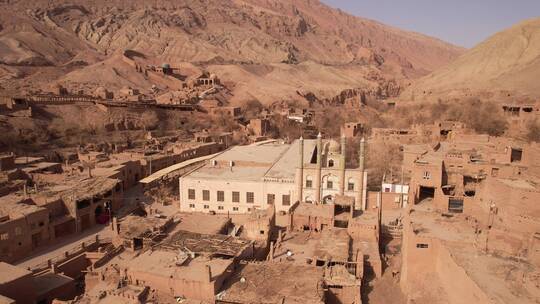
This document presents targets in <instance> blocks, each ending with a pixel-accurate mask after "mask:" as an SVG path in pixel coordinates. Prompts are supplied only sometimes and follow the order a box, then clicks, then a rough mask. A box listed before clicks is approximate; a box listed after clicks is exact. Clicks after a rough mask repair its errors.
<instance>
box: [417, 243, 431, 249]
mask: <svg viewBox="0 0 540 304" xmlns="http://www.w3.org/2000/svg"><path fill="white" fill-rule="evenodd" d="M416 248H429V245H428V244H421V243H419V244H416Z"/></svg>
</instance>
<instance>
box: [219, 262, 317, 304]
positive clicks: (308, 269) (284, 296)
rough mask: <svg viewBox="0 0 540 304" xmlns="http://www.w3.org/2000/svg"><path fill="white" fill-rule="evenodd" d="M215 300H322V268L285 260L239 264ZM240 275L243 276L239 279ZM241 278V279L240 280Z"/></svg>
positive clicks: (284, 303) (291, 303)
mask: <svg viewBox="0 0 540 304" xmlns="http://www.w3.org/2000/svg"><path fill="white" fill-rule="evenodd" d="M238 269H239V271H238V272H237V273H235V274H234V275H233V276H232V277H231V278H229V279H228V280H227V281H226V283H225V284H224V287H223V288H222V291H221V292H220V293H219V294H218V295H217V299H218V300H223V301H230V302H238V303H260V302H261V300H262V299H264V301H265V302H266V303H281V304H305V303H310V304H323V303H324V290H323V289H322V284H321V283H322V279H323V270H322V269H321V268H318V267H314V266H300V265H291V264H289V263H271V262H263V263H248V264H240V265H239V266H238ZM242 279H243V280H242ZM242 281H243V282H242Z"/></svg>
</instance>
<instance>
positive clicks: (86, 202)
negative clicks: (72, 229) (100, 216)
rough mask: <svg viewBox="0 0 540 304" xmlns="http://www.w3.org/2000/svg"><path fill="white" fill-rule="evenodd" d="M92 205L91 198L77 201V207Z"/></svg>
mask: <svg viewBox="0 0 540 304" xmlns="http://www.w3.org/2000/svg"><path fill="white" fill-rule="evenodd" d="M88 206H90V200H82V201H77V209H84V208H87V207H88Z"/></svg>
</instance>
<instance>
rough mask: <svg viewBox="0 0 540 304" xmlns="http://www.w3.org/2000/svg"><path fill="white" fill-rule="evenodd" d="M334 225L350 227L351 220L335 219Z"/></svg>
mask: <svg viewBox="0 0 540 304" xmlns="http://www.w3.org/2000/svg"><path fill="white" fill-rule="evenodd" d="M334 227H336V228H347V227H349V221H338V220H335V221H334Z"/></svg>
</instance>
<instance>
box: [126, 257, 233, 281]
mask: <svg viewBox="0 0 540 304" xmlns="http://www.w3.org/2000/svg"><path fill="white" fill-rule="evenodd" d="M178 260H179V258H178V252H174V251H168V250H160V249H158V250H154V251H151V250H149V251H146V252H144V253H141V254H140V255H139V256H138V257H136V258H134V259H133V260H132V261H131V263H130V266H129V269H130V270H131V271H135V272H142V273H148V274H152V275H155V276H161V277H166V278H175V279H184V280H187V281H203V282H206V281H207V280H208V269H207V268H206V266H210V270H211V273H212V280H215V279H216V277H217V276H219V275H221V274H222V273H224V272H225V271H226V270H227V268H229V266H231V264H232V263H233V260H232V259H231V260H227V259H218V258H208V257H202V256H198V257H195V258H188V259H187V260H186V261H184V263H182V264H181V265H177V261H178Z"/></svg>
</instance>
